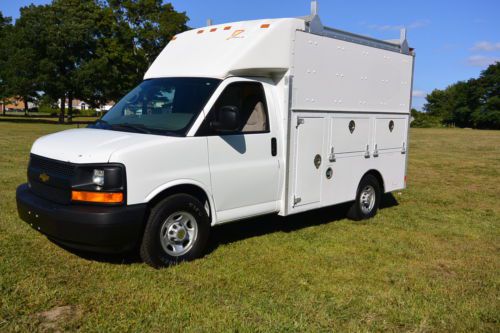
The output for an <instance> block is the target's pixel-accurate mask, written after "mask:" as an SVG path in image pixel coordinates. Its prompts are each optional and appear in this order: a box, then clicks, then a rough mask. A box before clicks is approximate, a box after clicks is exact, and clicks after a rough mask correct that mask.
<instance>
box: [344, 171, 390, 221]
mask: <svg viewBox="0 0 500 333" xmlns="http://www.w3.org/2000/svg"><path fill="white" fill-rule="evenodd" d="M381 195H382V191H381V188H380V184H379V181H378V180H377V178H375V177H374V176H372V175H365V176H364V177H363V178H362V179H361V181H360V182H359V186H358V190H357V192H356V200H355V201H354V203H353V204H352V206H351V208H350V209H349V212H348V213H347V217H349V218H350V219H352V220H355V221H360V220H366V219H369V218H372V217H374V216H375V215H376V214H377V211H378V207H379V204H380V199H381Z"/></svg>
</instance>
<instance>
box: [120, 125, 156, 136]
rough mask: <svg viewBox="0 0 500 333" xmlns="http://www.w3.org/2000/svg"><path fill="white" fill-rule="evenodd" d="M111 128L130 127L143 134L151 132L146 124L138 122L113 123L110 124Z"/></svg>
mask: <svg viewBox="0 0 500 333" xmlns="http://www.w3.org/2000/svg"><path fill="white" fill-rule="evenodd" d="M111 128H125V129H131V130H134V131H137V132H139V133H145V134H151V133H152V132H151V131H150V130H149V129H148V128H147V127H146V126H144V125H139V124H129V123H124V124H113V125H111Z"/></svg>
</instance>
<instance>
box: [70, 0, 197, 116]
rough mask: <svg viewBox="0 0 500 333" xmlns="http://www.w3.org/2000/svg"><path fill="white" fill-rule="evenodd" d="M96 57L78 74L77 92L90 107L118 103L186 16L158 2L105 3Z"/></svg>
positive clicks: (114, 0) (183, 26)
mask: <svg viewBox="0 0 500 333" xmlns="http://www.w3.org/2000/svg"><path fill="white" fill-rule="evenodd" d="M101 5H102V11H101V14H100V18H99V20H98V21H97V22H96V23H97V25H98V29H99V32H100V33H101V38H100V39H99V40H98V42H97V48H96V57H94V58H93V59H92V60H91V61H89V62H88V63H86V64H84V65H83V66H82V68H81V71H80V72H79V74H80V76H79V81H80V82H82V84H81V92H82V93H83V95H84V99H85V100H86V101H88V102H89V103H91V105H92V106H98V105H99V104H104V103H106V102H108V101H110V100H114V101H116V100H118V99H120V98H121V97H123V95H124V94H125V93H127V92H128V91H129V90H130V89H132V88H133V87H134V86H136V85H137V84H138V83H139V82H140V81H142V78H143V75H144V72H145V71H146V70H147V69H148V67H149V66H150V65H151V63H152V62H153V61H154V59H155V58H156V57H157V56H158V54H159V53H160V52H161V51H162V50H163V48H164V47H165V46H166V45H167V43H168V41H170V40H171V39H172V37H173V36H175V35H176V34H178V33H180V32H182V31H185V30H186V29H187V26H186V22H187V20H188V17H187V16H186V15H185V13H178V12H176V11H175V10H174V8H173V7H172V5H171V4H163V2H162V1H161V0H109V1H104V2H103V3H102V4H101Z"/></svg>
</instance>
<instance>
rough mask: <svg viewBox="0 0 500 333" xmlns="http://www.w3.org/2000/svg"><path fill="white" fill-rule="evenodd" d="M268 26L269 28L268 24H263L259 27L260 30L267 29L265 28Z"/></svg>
mask: <svg viewBox="0 0 500 333" xmlns="http://www.w3.org/2000/svg"><path fill="white" fill-rule="evenodd" d="M270 26H271V25H270V24H263V25H261V26H260V27H261V28H262V29H267V28H269V27H270Z"/></svg>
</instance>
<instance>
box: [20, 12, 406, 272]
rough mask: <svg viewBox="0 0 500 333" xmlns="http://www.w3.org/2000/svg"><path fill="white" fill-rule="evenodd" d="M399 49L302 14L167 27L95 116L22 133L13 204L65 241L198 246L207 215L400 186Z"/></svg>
mask: <svg viewBox="0 0 500 333" xmlns="http://www.w3.org/2000/svg"><path fill="white" fill-rule="evenodd" d="M413 64H414V53H413V50H412V49H410V48H409V47H408V43H407V41H406V35H405V33H402V34H401V38H400V40H397V41H381V40H376V39H373V38H370V37H363V36H359V35H355V34H352V33H348V32H344V31H340V30H336V29H332V28H327V27H324V26H323V25H322V23H321V21H320V19H319V17H318V16H317V15H316V12H315V11H313V13H312V15H311V16H308V17H304V18H291V19H270V20H258V21H248V22H236V23H228V24H223V25H213V26H208V27H205V28H201V29H194V30H191V31H188V32H185V33H182V34H179V35H177V36H175V37H174V39H173V40H172V41H171V42H170V43H169V44H168V46H167V47H166V48H165V50H164V51H163V52H162V53H161V54H160V55H159V56H158V58H157V59H156V61H155V62H154V63H153V64H152V66H151V68H150V69H149V70H148V71H147V73H146V75H145V77H144V81H143V82H142V83H141V84H140V85H139V86H138V87H137V88H136V89H134V90H133V91H132V92H131V93H129V94H128V95H127V96H125V97H124V98H123V99H122V100H121V101H120V102H119V103H117V104H116V105H115V107H114V108H113V109H111V110H110V111H109V112H108V113H107V114H106V115H105V116H104V117H103V118H102V119H101V120H99V121H98V122H97V123H96V124H94V125H92V126H90V127H89V128H85V129H73V130H67V131H63V132H60V133H56V134H52V135H48V136H45V137H42V138H40V139H38V140H37V141H36V142H35V143H34V145H33V147H32V150H31V158H30V164H29V167H28V184H24V185H21V186H20V187H19V188H18V190H17V203H18V210H19V214H20V216H21V218H22V219H24V220H25V221H27V222H28V223H29V224H30V225H31V226H33V228H35V229H37V230H39V231H40V232H42V233H44V234H46V235H47V236H48V237H49V238H51V239H53V240H55V241H57V242H60V243H63V244H66V245H68V246H72V247H76V248H80V249H86V250H93V251H100V252H104V251H106V252H120V251H126V250H130V249H132V248H133V247H134V246H136V245H139V246H140V252H141V256H142V257H143V259H144V260H145V261H146V262H147V263H149V264H151V265H153V266H156V267H159V266H164V265H168V264H171V263H175V262H178V261H182V260H190V259H193V258H196V257H199V256H200V255H202V253H203V248H204V247H205V244H206V241H207V239H208V233H209V230H210V227H211V226H215V225H218V224H222V223H227V222H232V221H236V220H240V219H245V218H249V217H255V216H259V215H264V214H272V213H275V214H279V215H281V216H288V215H291V214H296V213H299V212H304V211H308V210H312V209H317V208H321V207H326V206H332V205H335V204H339V203H344V202H350V201H353V206H352V208H351V210H350V211H349V216H350V217H352V218H353V219H364V218H370V217H372V216H373V215H374V214H375V213H376V211H377V207H378V204H379V202H380V197H381V195H382V194H383V193H386V192H391V191H395V190H400V189H404V188H405V187H406V165H407V159H408V146H409V144H408V128H409V117H410V107H411V91H412V82H413Z"/></svg>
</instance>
